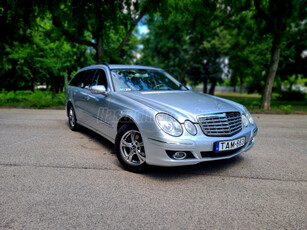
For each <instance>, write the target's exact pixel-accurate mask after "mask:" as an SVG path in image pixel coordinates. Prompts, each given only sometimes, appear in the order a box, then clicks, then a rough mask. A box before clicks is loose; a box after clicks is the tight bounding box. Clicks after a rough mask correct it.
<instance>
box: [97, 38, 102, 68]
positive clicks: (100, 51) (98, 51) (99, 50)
mask: <svg viewBox="0 0 307 230" xmlns="http://www.w3.org/2000/svg"><path fill="white" fill-rule="evenodd" d="M102 42H103V38H102V33H101V32H99V33H98V42H97V60H98V62H102V61H103V60H102V57H103V44H102Z"/></svg>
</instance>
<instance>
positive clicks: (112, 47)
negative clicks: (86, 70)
mask: <svg viewBox="0 0 307 230" xmlns="http://www.w3.org/2000/svg"><path fill="white" fill-rule="evenodd" d="M159 4H160V0H158V1H154V0H146V1H141V2H140V1H134V0H125V1H122V0H105V1H103V0H91V1H79V0H71V1H65V0H64V1H48V9H49V10H50V12H51V14H52V20H53V24H54V25H55V26H56V27H57V28H59V30H60V31H61V33H62V34H63V35H64V36H65V37H66V38H67V39H68V40H69V41H71V42H74V43H78V44H82V45H86V46H88V47H92V48H94V49H95V51H96V60H97V61H98V62H100V61H102V60H111V61H116V60H121V61H122V60H123V59H121V58H120V57H124V56H125V54H124V53H123V51H125V50H124V49H123V48H124V47H125V45H126V44H127V43H128V42H129V38H130V37H131V36H133V33H132V32H133V30H134V28H135V27H136V25H137V24H138V23H139V21H140V20H141V19H142V18H143V17H144V15H145V14H146V13H148V12H150V11H151V10H155V9H156V8H157V7H158V6H159ZM113 34H116V35H117V39H116V40H115V41H114V40H113V43H111V38H112V35H113ZM113 38H114V36H113ZM118 38H119V39H118ZM126 51H127V50H126ZM129 51H130V52H132V51H131V50H129ZM125 61H131V60H125Z"/></svg>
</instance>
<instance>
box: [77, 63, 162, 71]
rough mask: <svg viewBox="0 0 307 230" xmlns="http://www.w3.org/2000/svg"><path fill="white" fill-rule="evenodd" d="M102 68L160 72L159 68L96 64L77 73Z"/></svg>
mask: <svg viewBox="0 0 307 230" xmlns="http://www.w3.org/2000/svg"><path fill="white" fill-rule="evenodd" d="M102 66H109V67H110V69H152V70H161V69H160V68H157V67H151V66H144V65H121V64H110V65H106V64H98V65H91V66H87V67H84V68H82V69H80V70H79V71H82V70H87V69H94V68H99V67H102ZM79 71H78V72H79Z"/></svg>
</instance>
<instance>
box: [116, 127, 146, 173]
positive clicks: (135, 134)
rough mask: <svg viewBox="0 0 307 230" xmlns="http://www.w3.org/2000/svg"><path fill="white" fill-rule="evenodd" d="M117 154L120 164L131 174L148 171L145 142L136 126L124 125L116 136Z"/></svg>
mask: <svg viewBox="0 0 307 230" xmlns="http://www.w3.org/2000/svg"><path fill="white" fill-rule="evenodd" d="M115 152H116V155H117V158H118V160H119V162H120V163H121V164H122V165H123V166H124V168H125V169H126V170H128V171H131V172H143V171H145V170H146V169H147V167H148V165H147V164H146V155H145V148H144V142H143V139H142V136H141V133H140V131H139V130H138V129H137V127H136V126H135V125H132V124H125V125H123V126H122V127H121V128H120V129H119V131H118V134H117V136H116V140H115Z"/></svg>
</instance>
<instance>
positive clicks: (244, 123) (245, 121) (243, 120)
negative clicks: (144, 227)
mask: <svg viewBox="0 0 307 230" xmlns="http://www.w3.org/2000/svg"><path fill="white" fill-rule="evenodd" d="M242 123H243V125H244V126H245V127H247V126H248V120H247V118H246V116H245V115H243V114H242Z"/></svg>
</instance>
